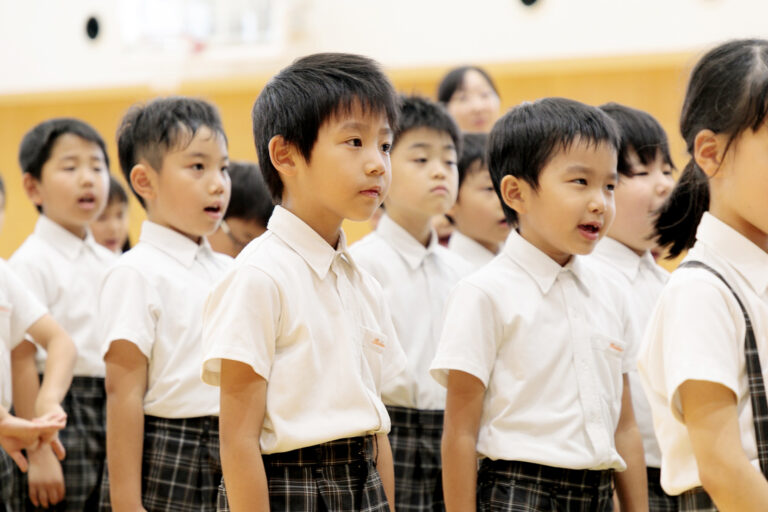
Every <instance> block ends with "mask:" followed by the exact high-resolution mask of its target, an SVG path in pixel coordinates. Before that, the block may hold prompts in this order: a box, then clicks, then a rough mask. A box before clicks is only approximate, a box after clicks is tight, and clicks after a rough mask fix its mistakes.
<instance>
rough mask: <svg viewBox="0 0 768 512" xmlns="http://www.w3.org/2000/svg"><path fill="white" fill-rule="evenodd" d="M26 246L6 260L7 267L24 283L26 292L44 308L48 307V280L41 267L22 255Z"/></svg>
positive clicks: (49, 299) (49, 302) (49, 301)
mask: <svg viewBox="0 0 768 512" xmlns="http://www.w3.org/2000/svg"><path fill="white" fill-rule="evenodd" d="M27 247H28V246H27V245H23V246H22V248H21V249H20V250H19V251H18V252H16V253H14V254H13V256H11V259H10V260H8V265H9V266H10V268H11V270H13V272H14V273H15V274H16V276H17V277H18V278H19V279H21V282H23V283H24V285H25V287H26V289H27V291H28V292H30V293H31V294H32V295H33V296H34V297H35V298H36V299H37V300H38V301H40V302H42V303H43V304H44V305H45V306H46V307H48V306H50V304H51V302H52V299H51V297H50V295H51V293H49V290H48V288H47V287H46V281H48V282H50V281H51V280H50V279H46V278H45V276H44V275H43V270H42V266H41V265H39V264H35V263H37V262H36V261H35V260H34V259H30V258H28V257H27V255H25V254H23V252H24V249H26V248H27Z"/></svg>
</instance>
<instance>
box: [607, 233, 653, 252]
mask: <svg viewBox="0 0 768 512" xmlns="http://www.w3.org/2000/svg"><path fill="white" fill-rule="evenodd" d="M607 237H608V238H610V239H611V240H615V241H616V242H618V243H620V244H621V245H623V246H624V247H626V248H627V249H629V250H630V251H632V252H633V253H635V254H637V255H638V256H640V257H641V258H642V257H643V256H645V253H647V252H648V249H636V248H635V247H632V246H631V245H628V244H625V243H624V242H622V241H621V240H619V239H618V238H616V237H615V236H611V234H610V233H609V234H608V235H607Z"/></svg>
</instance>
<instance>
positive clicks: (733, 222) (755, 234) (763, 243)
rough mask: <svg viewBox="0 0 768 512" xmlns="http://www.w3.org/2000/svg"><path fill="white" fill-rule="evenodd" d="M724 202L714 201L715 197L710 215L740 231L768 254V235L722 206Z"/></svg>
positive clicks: (730, 209) (711, 204) (711, 203)
mask: <svg viewBox="0 0 768 512" xmlns="http://www.w3.org/2000/svg"><path fill="white" fill-rule="evenodd" d="M722 202H723V201H717V200H714V197H713V200H712V201H711V202H710V208H709V213H710V214H712V215H714V216H715V217H717V218H718V219H719V220H720V221H722V222H724V223H725V224H727V225H729V226H730V227H732V228H733V229H735V230H736V231H738V232H739V233H740V234H741V235H742V236H743V237H744V238H746V239H747V240H749V241H750V242H752V243H753V244H755V245H756V246H758V247H759V248H760V249H762V250H763V251H764V252H768V234H767V233H764V232H763V231H761V230H760V229H759V228H757V227H756V226H755V225H754V224H752V223H751V222H749V221H747V219H745V218H744V217H742V216H741V215H739V214H738V213H736V212H735V211H734V210H733V209H732V208H727V207H724V206H722V204H721V203H722Z"/></svg>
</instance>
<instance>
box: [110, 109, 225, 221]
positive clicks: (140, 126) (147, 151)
mask: <svg viewBox="0 0 768 512" xmlns="http://www.w3.org/2000/svg"><path fill="white" fill-rule="evenodd" d="M201 127H207V128H208V129H209V130H211V131H212V132H214V134H216V135H220V136H221V137H223V138H224V141H225V142H226V140H227V136H226V134H225V133H224V127H223V126H222V124H221V119H220V118H219V112H218V111H217V110H216V107H214V106H213V105H212V104H210V103H208V102H207V101H204V100H200V99H195V98H185V97H171V98H158V99H155V100H152V101H150V102H149V103H146V104H143V105H141V104H140V105H134V106H133V107H131V108H130V109H129V110H128V112H127V113H126V114H125V116H124V117H123V120H122V121H121V123H120V127H119V128H118V129H117V154H118V158H119V159H120V167H121V168H122V171H123V176H125V181H126V183H128V184H129V185H130V183H131V170H132V169H133V167H134V166H135V165H136V164H138V163H139V162H140V161H141V160H145V161H146V162H147V163H149V165H151V166H152V168H153V169H155V170H156V171H160V169H161V168H162V166H163V158H164V157H165V154H166V153H168V152H169V151H171V150H173V149H178V148H179V147H186V145H187V144H189V143H190V142H191V141H192V139H193V138H194V136H195V134H196V133H197V131H198V130H199V129H200V128H201ZM130 186H131V190H133V185H130ZM133 193H134V195H135V196H136V198H137V199H138V200H139V202H140V203H141V205H142V206H144V200H143V199H142V198H141V196H139V194H137V193H136V191H135V190H133Z"/></svg>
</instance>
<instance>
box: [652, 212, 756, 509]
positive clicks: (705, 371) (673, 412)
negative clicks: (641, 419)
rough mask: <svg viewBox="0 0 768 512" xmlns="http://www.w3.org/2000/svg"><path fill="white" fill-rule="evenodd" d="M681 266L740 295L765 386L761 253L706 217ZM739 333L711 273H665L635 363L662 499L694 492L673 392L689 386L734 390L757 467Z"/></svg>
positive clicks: (728, 298) (727, 297)
mask: <svg viewBox="0 0 768 512" xmlns="http://www.w3.org/2000/svg"><path fill="white" fill-rule="evenodd" d="M688 260H697V261H702V262H704V263H706V264H707V265H709V266H710V267H712V268H714V269H715V270H716V271H718V272H719V273H720V274H721V275H722V276H723V277H724V278H725V279H726V280H727V281H728V283H729V284H730V285H731V287H732V288H733V289H734V290H735V291H736V293H738V294H739V297H740V298H741V300H742V302H743V303H744V306H745V308H746V309H747V313H748V314H749V316H750V319H751V321H752V327H753V329H754V331H755V337H756V341H757V349H758V353H759V354H760V360H761V361H762V362H763V364H762V370H763V379H764V380H766V381H768V373H766V372H767V371H768V365H766V364H765V362H766V361H768V254H766V253H765V252H764V251H763V250H761V249H760V248H759V247H758V246H756V245H755V244H753V243H752V242H750V241H749V240H748V239H747V238H745V237H744V236H742V235H741V234H740V233H738V232H737V231H736V230H734V229H733V228H731V227H730V226H728V225H727V224H725V223H723V222H722V221H721V220H719V219H718V218H716V217H714V216H713V215H710V214H709V213H705V214H704V216H703V218H702V220H701V223H700V224H699V227H698V230H697V231H696V243H695V244H694V246H693V247H692V248H691V250H690V251H689V252H688V255H687V256H686V258H685V261H688ZM745 329H746V326H745V323H744V316H743V314H742V312H741V309H740V308H739V305H738V303H737V302H736V299H735V298H734V297H733V294H732V293H731V292H730V291H729V290H728V288H727V287H726V286H725V285H724V284H723V283H722V281H720V280H719V279H718V278H717V277H715V276H714V275H713V274H712V273H710V272H709V271H707V270H704V269H699V268H682V269H679V270H676V271H675V272H673V273H672V276H671V277H670V279H669V282H668V283H667V286H666V287H665V288H664V290H663V291H662V294H661V296H660V298H659V302H658V304H657V306H656V308H655V310H654V312H653V315H652V316H651V321H650V323H649V325H648V329H647V331H646V337H645V339H644V341H643V351H642V353H641V355H640V359H639V368H640V375H641V378H642V381H643V385H644V386H645V390H646V395H647V396H648V400H649V401H650V403H651V410H652V412H653V420H654V428H655V430H656V435H657V437H658V440H659V445H660V446H661V455H662V458H661V485H662V487H663V488H664V490H665V491H666V492H667V493H669V494H672V495H677V494H680V493H682V492H685V491H686V490H688V489H692V488H694V487H698V486H700V485H701V481H700V480H699V474H698V467H697V465H696V459H695V457H694V455H693V449H692V447H691V443H690V439H689V437H688V431H687V429H686V427H685V424H684V423H683V422H682V410H681V406H680V396H679V389H680V385H681V384H683V383H684V382H685V381H688V380H703V381H709V382H715V383H718V384H722V385H723V386H725V387H727V388H728V389H730V390H732V391H733V393H734V394H735V395H736V397H737V411H738V421H739V427H740V431H741V442H742V446H743V447H744V452H745V453H746V455H747V457H749V459H750V461H752V464H754V466H755V467H757V468H759V462H758V460H757V446H756V441H755V434H754V427H753V423H752V407H751V405H750V398H749V387H748V383H747V373H746V360H745V356H744V334H745Z"/></svg>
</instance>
